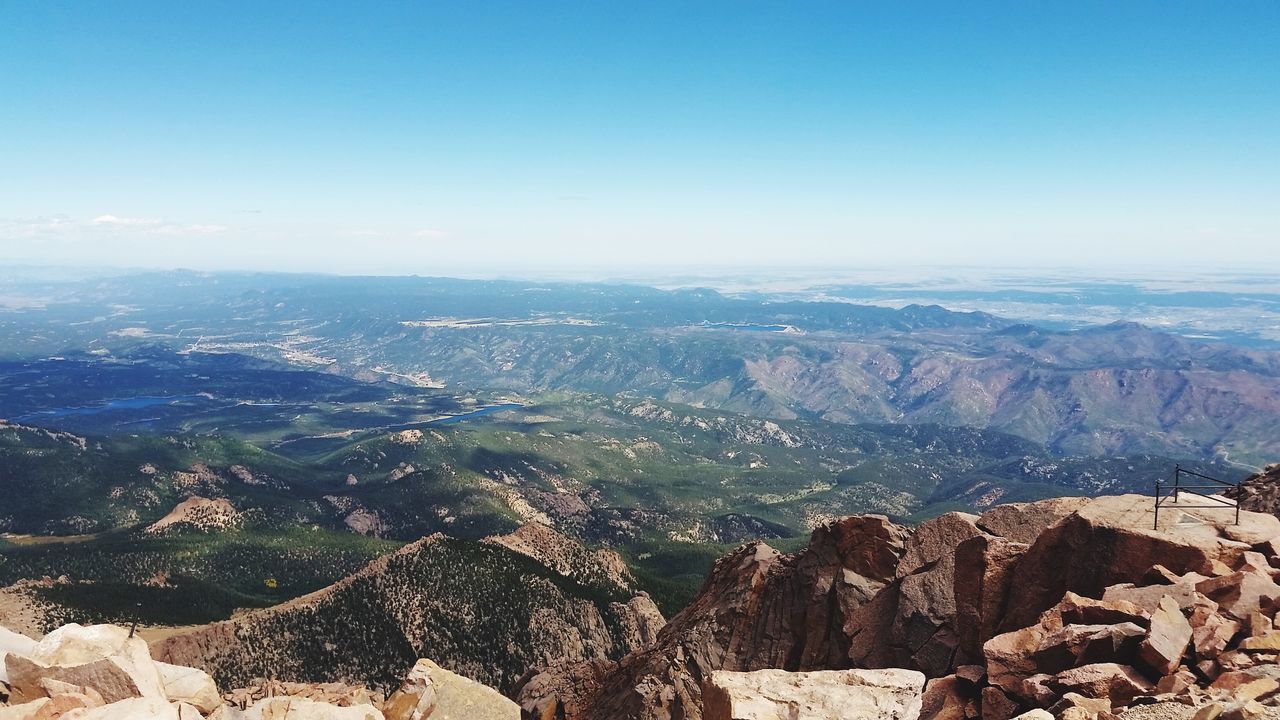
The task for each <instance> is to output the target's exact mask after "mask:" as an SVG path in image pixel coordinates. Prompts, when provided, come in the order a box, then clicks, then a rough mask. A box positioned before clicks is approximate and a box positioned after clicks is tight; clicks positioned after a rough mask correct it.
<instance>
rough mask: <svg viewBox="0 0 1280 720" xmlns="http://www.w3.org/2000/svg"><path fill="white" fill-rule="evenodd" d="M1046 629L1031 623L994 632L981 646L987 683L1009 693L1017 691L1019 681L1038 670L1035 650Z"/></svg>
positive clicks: (1020, 685)
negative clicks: (984, 658) (997, 633)
mask: <svg viewBox="0 0 1280 720" xmlns="http://www.w3.org/2000/svg"><path fill="white" fill-rule="evenodd" d="M1048 635H1049V631H1047V630H1046V629H1045V628H1043V627H1041V626H1040V625H1032V626H1030V627H1025V628H1022V629H1021V630H1014V631H1013V632H1007V633H1004V634H1001V635H997V636H995V637H993V638H991V639H990V640H988V641H987V642H986V644H984V645H983V646H982V652H983V655H984V656H985V657H986V660H987V682H989V683H991V684H992V685H994V686H996V687H999V688H1001V689H1003V690H1004V691H1006V692H1009V693H1019V692H1021V690H1022V681H1023V680H1024V679H1026V678H1028V677H1031V676H1032V675H1036V674H1039V673H1040V666H1039V665H1038V664H1037V663H1036V659H1035V652H1036V650H1037V649H1039V647H1040V643H1041V642H1043V641H1044V639H1045V638H1046V637H1048Z"/></svg>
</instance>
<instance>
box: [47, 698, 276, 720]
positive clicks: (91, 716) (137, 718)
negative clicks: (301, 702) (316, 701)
mask: <svg viewBox="0 0 1280 720" xmlns="http://www.w3.org/2000/svg"><path fill="white" fill-rule="evenodd" d="M144 718H145V719H146V720H179V718H178V708H177V706H175V705H170V704H169V703H168V702H165V701H164V700H163V699H161V698H155V697H139V698H130V699H128V700H120V701H118V702H114V703H111V704H109V705H103V706H102V707H98V708H92V709H89V710H77V711H75V712H72V713H69V714H68V715H67V717H66V720H143V719H144ZM290 720H295V719H294V718H292V717H291V718H290ZM296 720H302V717H301V716H299V717H298V718H296Z"/></svg>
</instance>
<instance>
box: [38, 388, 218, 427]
mask: <svg viewBox="0 0 1280 720" xmlns="http://www.w3.org/2000/svg"><path fill="white" fill-rule="evenodd" d="M204 399H205V397H204V396H202V395H167V396H164V397H157V396H142V397H133V398H119V399H116V400H107V401H106V402H103V403H99V404H97V405H84V406H81V407H68V408H55V409H53V410H41V411H39V412H33V413H30V414H27V415H22V416H19V417H17V418H14V419H15V420H17V421H18V422H28V421H31V420H37V419H48V418H60V417H70V416H73V415H97V414H99V413H104V412H111V411H113V410H139V409H142V408H149V407H155V406H156V405H174V404H176V403H180V402H184V401H188V400H204Z"/></svg>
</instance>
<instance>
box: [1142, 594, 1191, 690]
mask: <svg viewBox="0 0 1280 720" xmlns="http://www.w3.org/2000/svg"><path fill="white" fill-rule="evenodd" d="M1191 634H1192V629H1191V623H1189V622H1187V618H1186V617H1185V616H1184V615H1183V614H1182V610H1181V609H1179V608H1178V603H1177V602H1176V601H1174V599H1173V598H1171V597H1168V596H1166V597H1165V598H1163V599H1162V600H1161V601H1160V606H1159V608H1157V609H1156V611H1155V612H1154V613H1152V614H1151V627H1150V630H1149V631H1148V632H1147V638H1146V639H1145V640H1143V641H1142V644H1141V645H1140V646H1139V647H1138V659H1139V660H1140V661H1141V662H1142V664H1143V665H1145V666H1146V667H1147V668H1148V669H1150V670H1151V671H1152V672H1153V673H1155V675H1156V676H1164V675H1168V674H1169V673H1171V672H1173V671H1174V670H1177V669H1178V666H1179V665H1181V664H1182V656H1183V654H1185V653H1186V651H1187V646H1188V645H1190V644H1191Z"/></svg>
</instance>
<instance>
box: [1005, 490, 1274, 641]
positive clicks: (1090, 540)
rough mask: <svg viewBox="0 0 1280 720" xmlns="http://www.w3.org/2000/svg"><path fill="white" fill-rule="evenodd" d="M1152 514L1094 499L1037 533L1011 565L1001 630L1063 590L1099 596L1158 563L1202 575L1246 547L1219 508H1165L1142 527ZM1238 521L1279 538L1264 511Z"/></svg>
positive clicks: (1130, 502) (1135, 503)
mask: <svg viewBox="0 0 1280 720" xmlns="http://www.w3.org/2000/svg"><path fill="white" fill-rule="evenodd" d="M1153 518H1154V513H1153V509H1152V503H1151V498H1150V497H1146V496H1142V495H1118V496H1112V497H1101V498H1095V499H1093V500H1091V501H1089V502H1088V503H1086V504H1085V505H1084V506H1083V507H1081V508H1080V509H1079V510H1077V511H1076V512H1075V513H1074V514H1072V515H1069V516H1067V517H1065V518H1063V519H1062V520H1061V521H1059V522H1058V523H1057V524H1055V525H1053V526H1051V527H1049V528H1048V529H1046V530H1045V531H1044V532H1042V533H1040V535H1039V536H1038V537H1037V538H1036V540H1035V542H1034V543H1033V544H1032V546H1031V547H1030V548H1029V549H1028V550H1027V552H1026V554H1025V555H1024V556H1023V558H1022V559H1021V560H1019V562H1018V563H1017V567H1016V568H1015V570H1014V573H1013V578H1012V580H1011V583H1010V594H1009V597H1008V601H1007V608H1008V609H1007V611H1006V615H1005V618H1004V620H1003V622H1002V623H1001V628H1002V629H1003V630H1006V631H1007V630H1013V629H1016V628H1019V627H1026V626H1027V625H1030V624H1031V623H1033V622H1035V621H1036V619H1037V618H1038V616H1039V614H1040V613H1041V612H1044V611H1045V610H1047V609H1048V608H1050V607H1052V606H1053V605H1055V604H1056V603H1057V602H1058V601H1059V600H1061V599H1062V597H1063V595H1065V594H1066V593H1067V591H1072V592H1075V593H1078V594H1080V595H1084V596H1087V597H1102V596H1103V591H1104V590H1105V589H1106V588H1107V587H1108V586H1111V585H1116V584H1119V583H1135V582H1137V581H1139V580H1140V579H1141V578H1142V577H1143V576H1144V575H1145V574H1146V573H1147V572H1148V571H1149V570H1150V569H1151V568H1152V567H1154V566H1155V565H1158V564H1159V565H1164V566H1165V567H1166V568H1168V569H1169V570H1171V571H1172V572H1174V573H1176V574H1179V575H1180V574H1183V573H1186V572H1191V571H1197V572H1202V573H1207V572H1208V571H1209V570H1210V568H1211V566H1212V564H1213V561H1220V562H1224V563H1226V564H1228V565H1233V564H1235V563H1236V561H1238V560H1239V559H1240V558H1241V557H1242V556H1243V554H1244V553H1245V552H1246V551H1248V550H1250V549H1251V547H1250V546H1249V545H1248V544H1246V543H1243V542H1239V541H1236V540H1232V539H1230V538H1228V537H1227V536H1226V535H1227V533H1226V528H1227V527H1229V523H1230V519H1231V518H1226V517H1225V516H1221V513H1219V514H1218V515H1215V514H1214V513H1213V512H1212V511H1209V510H1204V511H1201V510H1192V509H1179V508H1177V507H1176V506H1171V507H1168V508H1166V509H1163V510H1162V511H1161V513H1160V529H1158V530H1152V529H1150V528H1151V527H1152V522H1153ZM1241 523H1242V525H1247V526H1249V528H1250V529H1251V531H1252V532H1256V533H1259V534H1261V533H1269V535H1268V537H1274V536H1276V535H1280V519H1277V518H1275V517H1273V516H1270V515H1260V514H1257V513H1242V514H1241ZM1063 558H1090V561H1089V562H1063V561H1062V559H1063Z"/></svg>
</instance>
